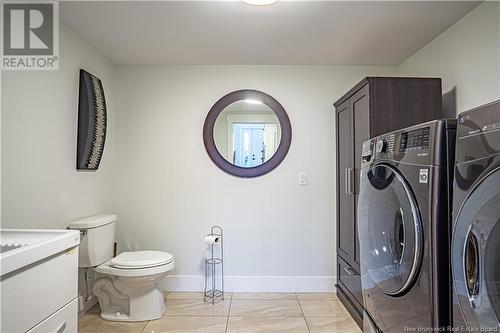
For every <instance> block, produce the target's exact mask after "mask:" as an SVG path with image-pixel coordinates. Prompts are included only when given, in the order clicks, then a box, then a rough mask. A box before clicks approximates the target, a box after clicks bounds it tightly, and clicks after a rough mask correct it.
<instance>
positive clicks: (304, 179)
mask: <svg viewBox="0 0 500 333" xmlns="http://www.w3.org/2000/svg"><path fill="white" fill-rule="evenodd" d="M299 186H307V173H305V172H300V173H299Z"/></svg>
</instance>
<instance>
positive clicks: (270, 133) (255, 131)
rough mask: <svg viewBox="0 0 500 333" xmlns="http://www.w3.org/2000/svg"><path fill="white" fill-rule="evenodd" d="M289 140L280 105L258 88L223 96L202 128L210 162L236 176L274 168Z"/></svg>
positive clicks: (252, 175)
mask: <svg viewBox="0 0 500 333" xmlns="http://www.w3.org/2000/svg"><path fill="white" fill-rule="evenodd" d="M291 139H292V127H291V125H290V119H289V118H288V115H287V114H286V111H285V109H284V108H283V106H282V105H281V104H280V103H279V102H278V101H277V100H275V99H274V98H273V97H272V96H270V95H268V94H266V93H263V92H261V91H257V90H238V91H234V92H232V93H230V94H227V95H226V96H224V97H222V98H221V99H220V100H218V101H217V103H215V104H214V106H213V107H212V108H211V109H210V112H209V113H208V115H207V118H206V120H205V126H204V128H203V141H204V143H205V148H206V149H207V152H208V155H209V156H210V158H211V159H212V161H213V162H214V163H215V164H216V165H217V166H218V167H219V168H221V169H222V170H224V171H226V172H227V173H229V174H232V175H234V176H238V177H258V176H261V175H264V174H266V173H268V172H270V171H271V170H273V169H274V168H276V167H277V166H278V165H279V164H280V163H281V161H283V159H284V158H285V156H286V154H287V152H288V149H289V148H290V142H291Z"/></svg>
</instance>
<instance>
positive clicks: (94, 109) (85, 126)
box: [76, 69, 107, 170]
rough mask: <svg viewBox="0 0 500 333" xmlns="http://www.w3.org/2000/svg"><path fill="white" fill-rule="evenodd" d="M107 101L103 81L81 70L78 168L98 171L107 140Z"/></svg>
mask: <svg viewBox="0 0 500 333" xmlns="http://www.w3.org/2000/svg"><path fill="white" fill-rule="evenodd" d="M106 118H107V117H106V100H105V99H104V90H103V88H102V83H101V80H99V79H98V78H97V77H95V76H94V75H92V74H90V73H88V72H86V71H84V70H83V69H80V93H79V100H78V145H77V153H76V155H77V156H76V168H77V169H78V170H97V168H99V163H100V162H101V158H102V153H103V150H104V142H105V140H106Z"/></svg>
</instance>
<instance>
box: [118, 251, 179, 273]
mask: <svg viewBox="0 0 500 333" xmlns="http://www.w3.org/2000/svg"><path fill="white" fill-rule="evenodd" d="M172 260H174V256H173V255H171V254H170V253H166V252H161V251H133V252H123V253H120V254H119V255H118V256H116V257H115V258H113V259H111V261H110V265H111V266H112V267H114V268H123V269H138V268H150V267H156V266H161V265H166V264H168V263H170V262H172Z"/></svg>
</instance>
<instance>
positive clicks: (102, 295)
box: [93, 251, 175, 321]
mask: <svg viewBox="0 0 500 333" xmlns="http://www.w3.org/2000/svg"><path fill="white" fill-rule="evenodd" d="M174 266H175V262H174V258H173V256H172V255H171V254H169V253H166V252H160V251H135V252H123V253H121V254H120V255H118V256H117V257H116V258H113V259H111V260H108V261H106V262H105V263H103V264H101V265H99V266H98V267H96V268H95V272H96V273H97V275H96V280H95V282H94V287H93V290H94V294H95V295H96V296H97V298H98V299H99V305H100V306H101V317H102V318H103V319H106V320H113V321H146V320H153V319H159V318H161V317H162V316H163V314H164V313H165V310H166V308H165V300H164V298H163V292H162V290H161V289H160V288H159V286H158V283H159V282H160V281H161V280H162V279H163V278H164V277H165V276H167V274H168V272H169V271H171V270H172V269H173V268H174Z"/></svg>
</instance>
